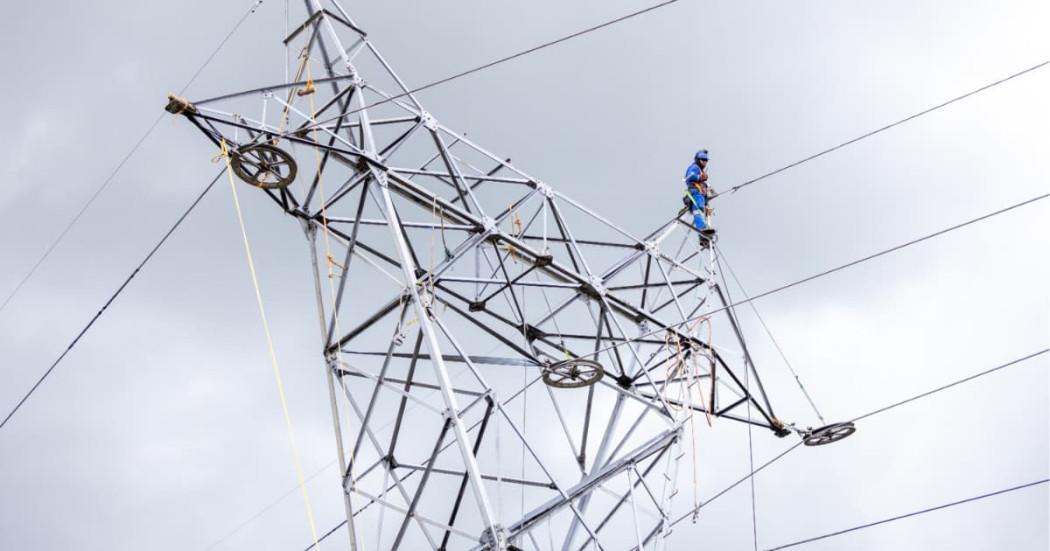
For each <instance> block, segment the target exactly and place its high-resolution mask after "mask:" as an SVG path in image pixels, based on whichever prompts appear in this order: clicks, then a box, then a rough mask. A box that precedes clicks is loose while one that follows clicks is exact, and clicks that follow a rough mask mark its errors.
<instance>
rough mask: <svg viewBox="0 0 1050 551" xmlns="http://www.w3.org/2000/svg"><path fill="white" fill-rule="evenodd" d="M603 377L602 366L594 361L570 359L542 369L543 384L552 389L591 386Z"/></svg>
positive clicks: (603, 370)
mask: <svg viewBox="0 0 1050 551" xmlns="http://www.w3.org/2000/svg"><path fill="white" fill-rule="evenodd" d="M603 375H605V369H603V368H602V364H600V363H598V362H596V361H594V360H585V359H583V358H571V359H568V360H564V361H560V362H558V363H553V364H550V365H547V366H546V367H544V368H543V382H544V383H546V384H547V386H552V387H554V388H581V387H585V386H591V385H593V384H594V383H597V382H598V381H599V380H601V378H602V376H603Z"/></svg>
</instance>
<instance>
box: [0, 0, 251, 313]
mask: <svg viewBox="0 0 1050 551" xmlns="http://www.w3.org/2000/svg"><path fill="white" fill-rule="evenodd" d="M262 2H263V0H257V1H256V2H255V4H253V5H252V7H251V8H249V10H248V11H247V12H246V13H245V14H244V15H243V16H241V18H240V20H238V21H237V24H236V25H234V26H233V29H231V30H230V32H229V33H227V34H226V36H225V37H224V38H223V39H222V42H219V45H218V46H216V47H215V49H214V50H213V51H212V52H211V55H209V56H208V58H207V59H205V60H204V63H202V64H201V65H200V66H199V67H198V68H197V70H196V71H195V72H194V73H193V76H191V77H190V79H189V80H188V81H187V82H186V84H185V85H183V87H182V88H181V89H180V90H179V94H178V95H180V96H181V95H183V94H184V93H185V92H186V90H187V89H188V88H189V87H190V85H191V84H193V82H194V81H195V80H197V77H198V76H200V74H201V72H202V71H204V69H205V68H206V67H207V66H208V65H209V64H210V63H211V62H212V60H213V59H215V56H216V55H218V53H219V51H220V50H221V49H222V47H223V46H225V45H226V42H228V41H229V40H230V37H232V36H233V34H234V33H235V32H237V29H239V28H240V27H241V24H242V23H244V21H245V20H246V19H248V16H249V15H251V14H253V13H255V10H256V9H257V8H258V7H259V5H260V4H262ZM165 114H166V113H164V112H161V114H160V115H158V116H157V118H156V119H155V120H154V121H153V124H151V125H150V126H149V128H147V129H146V132H145V133H144V134H143V135H142V137H140V138H139V139H138V141H137V142H135V145H133V146H131V150H129V151H128V152H127V154H125V155H124V157H123V158H122V159H121V160H120V162H119V163H117V166H116V168H114V169H113V171H112V172H110V173H109V176H107V177H106V179H105V180H103V181H102V185H100V186H99V187H98V189H96V190H95V191H94V193H92V194H91V197H88V200H87V202H86V203H84V205H83V206H82V207H80V210H79V211H77V214H76V215H75V216H74V217H73V219H72V220H70V221H69V223H68V224H66V226H65V228H63V229H62V231H61V232H59V234H58V237H56V238H55V240H54V241H52V242H51V244H50V245H48V247H47V249H45V250H44V254H43V255H41V256H40V258H38V259H37V261H36V263H34V264H33V267H32V268H30V269H29V271H28V272H26V274H25V276H23V277H22V279H21V280H20V281H19V282H18V284H17V285H15V288H14V289H12V290H11V292H10V293H9V294H8V295H7V298H5V299H4V302H3V304H0V312H3V311H4V308H7V305H8V304H9V303H10V302H11V299H13V298H14V297H15V295H17V294H18V292H19V291H21V290H22V287H23V286H24V285H25V284H26V282H27V281H29V279H30V278H31V277H33V274H35V273H36V271H37V268H39V267H40V265H41V264H43V263H44V261H45V260H47V258H48V257H49V256H51V252H52V251H54V250H55V247H57V246H58V244H59V243H60V242H61V241H62V240H63V239H65V237H66V235H67V234H68V233H69V230H71V229H73V226H74V225H76V223H77V222H78V221H80V218H81V217H82V216H84V213H85V212H87V209H88V208H90V207H91V205H92V204H93V203H94V202H95V199H98V196H99V195H101V194H102V192H103V191H105V189H106V188H107V187H109V184H110V182H112V181H113V178H115V177H116V175H117V173H119V172H120V170H121V169H122V168H124V165H125V164H127V162H128V161H129V160H130V159H131V157H132V156H133V155H135V153H136V152H137V151H138V150H139V147H141V146H142V144H143V143H144V142H145V141H146V139H147V138H149V137H150V135H152V134H153V131H154V130H155V129H156V128H157V125H158V124H160V121H161V120H162V119H163V118H164V116H165Z"/></svg>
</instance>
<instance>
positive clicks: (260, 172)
mask: <svg viewBox="0 0 1050 551" xmlns="http://www.w3.org/2000/svg"><path fill="white" fill-rule="evenodd" d="M230 164H231V165H232V166H233V173H234V174H236V175H237V177H238V178H240V179H241V180H244V181H245V182H248V183H249V184H251V185H253V186H255V187H259V188H263V189H282V188H286V187H288V186H289V185H290V184H291V183H292V180H295V175H296V172H297V171H298V169H299V168H298V166H297V165H296V164H295V159H293V158H292V156H291V155H289V154H288V153H287V152H286V151H284V150H283V149H281V148H279V147H276V146H273V145H270V144H265V143H260V144H254V145H249V146H245V147H242V148H240V149H238V150H236V151H234V152H233V153H232V155H231V159H230Z"/></svg>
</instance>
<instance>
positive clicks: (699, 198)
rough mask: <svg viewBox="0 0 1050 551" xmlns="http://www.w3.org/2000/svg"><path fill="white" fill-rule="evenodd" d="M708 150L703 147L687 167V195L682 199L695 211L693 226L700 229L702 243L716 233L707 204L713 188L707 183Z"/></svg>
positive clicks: (687, 206)
mask: <svg viewBox="0 0 1050 551" xmlns="http://www.w3.org/2000/svg"><path fill="white" fill-rule="evenodd" d="M707 160H708V156H707V150H706V149H701V150H700V151H697V152H696V155H694V156H693V163H692V164H690V165H689V168H687V169H685V197H684V198H683V199H682V200H683V202H684V203H685V206H686V208H688V209H689V211H690V212H692V213H693V227H694V228H696V229H697V230H699V231H700V241H701V243H703V242H705V241H710V240H711V238H712V237H714V235H715V229H714V228H712V227H711V224H710V221H709V219H708V215H709V214H710V209H709V207H708V206H707V202H708V199H709V198H710V196H711V188H710V187H709V186H708V185H707Z"/></svg>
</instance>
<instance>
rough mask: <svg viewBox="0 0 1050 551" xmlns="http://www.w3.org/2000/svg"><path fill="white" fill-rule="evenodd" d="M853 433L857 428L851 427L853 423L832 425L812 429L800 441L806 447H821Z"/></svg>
mask: <svg viewBox="0 0 1050 551" xmlns="http://www.w3.org/2000/svg"><path fill="white" fill-rule="evenodd" d="M855 432H857V427H855V426H853V423H849V422H847V423H832V424H830V425H828V426H826V427H820V428H819V429H814V430H813V431H811V432H810V433H809V434H807V435H806V437H805V438H804V439H803V440H802V441H803V442H804V443H805V444H806V445H807V446H823V445H825V444H830V443H832V442H838V441H839V440H842V439H843V438H846V437H847V436H849V435H851V434H853V433H855Z"/></svg>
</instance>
